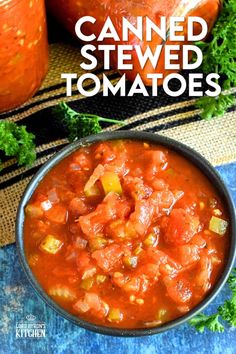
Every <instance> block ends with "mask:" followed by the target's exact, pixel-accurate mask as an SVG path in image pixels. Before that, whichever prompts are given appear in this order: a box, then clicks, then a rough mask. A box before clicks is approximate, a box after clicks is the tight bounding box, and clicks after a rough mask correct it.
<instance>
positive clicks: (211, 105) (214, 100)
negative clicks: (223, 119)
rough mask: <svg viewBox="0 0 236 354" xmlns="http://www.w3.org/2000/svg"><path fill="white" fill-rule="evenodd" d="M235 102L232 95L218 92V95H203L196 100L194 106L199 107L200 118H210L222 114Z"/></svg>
mask: <svg viewBox="0 0 236 354" xmlns="http://www.w3.org/2000/svg"><path fill="white" fill-rule="evenodd" d="M234 102H235V99H234V96H233V95H224V94H220V95H219V96H218V97H208V96H203V97H201V98H199V99H198V100H197V102H196V104H195V105H196V107H197V108H201V109H202V112H201V113H200V116H201V118H203V119H207V120H208V119H211V118H213V117H220V116H222V115H223V114H224V113H225V112H226V111H227V109H228V108H230V107H231V106H232V105H233V104H234Z"/></svg>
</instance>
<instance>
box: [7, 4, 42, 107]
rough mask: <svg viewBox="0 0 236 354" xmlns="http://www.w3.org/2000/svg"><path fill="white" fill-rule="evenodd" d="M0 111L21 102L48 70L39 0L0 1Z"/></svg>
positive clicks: (35, 88)
mask: <svg viewBox="0 0 236 354" xmlns="http://www.w3.org/2000/svg"><path fill="white" fill-rule="evenodd" d="M0 68H1V70H0V112H4V111H7V110H10V109H12V108H15V107H17V106H19V105H21V104H22V103H24V102H25V101H26V100H27V99H28V98H30V97H31V96H33V94H34V93H35V92H36V91H37V90H38V88H39V87H40V84H41V82H42V80H43V78H44V76H45V74H46V72H47V69H48V43H47V29H46V16H45V7H44V1H43V0H0Z"/></svg>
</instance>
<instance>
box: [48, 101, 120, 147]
mask: <svg viewBox="0 0 236 354" xmlns="http://www.w3.org/2000/svg"><path fill="white" fill-rule="evenodd" d="M53 114H54V116H55V117H56V119H57V121H58V122H59V123H60V124H61V125H62V126H63V128H64V129H65V130H66V132H67V134H68V139H69V141H74V140H76V139H79V138H83V137H85V136H88V135H91V134H97V133H99V132H100V131H101V130H102V127H101V125H100V122H107V123H115V124H119V125H122V124H123V122H121V121H119V120H115V119H109V118H103V117H99V116H97V115H95V114H88V113H79V112H76V111H74V110H73V109H72V108H70V107H69V106H68V105H67V104H66V103H65V102H61V103H59V104H58V105H57V106H56V107H55V108H53Z"/></svg>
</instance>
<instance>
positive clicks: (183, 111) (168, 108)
mask: <svg viewBox="0 0 236 354" xmlns="http://www.w3.org/2000/svg"><path fill="white" fill-rule="evenodd" d="M80 61H81V57H80V55H79V49H78V48H77V47H75V46H73V45H70V44H52V45H50V70H49V73H48V75H47V77H46V79H45V80H44V83H43V84H42V87H41V89H40V91H39V92H38V93H37V94H36V95H35V96H34V97H33V98H32V99H31V100H29V101H28V102H27V103H25V104H24V105H23V106H21V107H20V108H18V109H16V110H13V111H11V112H7V113H5V114H2V115H0V119H9V120H11V121H17V122H19V123H20V124H25V125H27V128H28V130H29V131H32V132H33V133H34V134H35V135H36V144H37V160H36V162H35V163H34V165H33V166H32V167H30V168H20V167H18V166H17V164H16V162H15V160H14V159H9V160H6V161H5V162H4V169H3V171H2V172H1V175H0V189H1V191H0V246H3V245H6V244H9V243H13V242H14V240H15V235H14V226H15V217H16V209H17V205H18V203H19V200H20V197H21V195H22V193H23V191H24V189H25V187H26V185H27V183H28V182H29V180H30V179H31V178H32V176H33V175H34V174H35V172H36V171H37V170H38V168H39V167H40V166H41V165H42V164H43V163H44V162H45V161H46V160H47V159H48V158H49V157H50V156H52V155H53V154H54V153H55V152H56V151H58V150H59V149H60V148H62V147H63V146H64V145H65V144H67V140H66V137H65V135H64V132H63V131H61V130H60V128H59V127H58V126H57V125H56V123H55V121H54V118H53V116H52V114H51V107H53V106H54V105H55V104H57V103H58V102H60V101H62V100H64V101H68V102H70V104H71V106H72V107H75V108H76V109H78V110H80V111H81V112H91V113H97V114H99V115H101V116H105V117H112V118H116V119H121V120H123V121H124V122H125V125H124V126H122V129H134V130H145V131H151V132H155V133H159V134H162V135H166V136H169V137H171V138H174V139H176V140H179V141H181V142H183V143H185V144H187V145H189V146H191V147H192V148H194V149H196V150H197V151H198V152H200V153H201V154H202V155H204V156H205V157H206V158H207V159H208V160H209V161H210V162H211V163H212V164H213V165H221V164H225V163H229V162H232V161H235V160H236V129H235V128H236V107H233V108H231V110H230V111H229V112H228V113H226V114H225V116H224V117H222V118H219V119H214V120H212V121H203V120H201V119H200V117H199V111H198V110H197V109H196V108H195V107H194V100H193V99H189V97H188V96H187V93H186V94H184V95H182V96H181V97H180V98H170V97H168V96H167V95H165V94H164V92H163V91H162V90H161V89H160V90H159V96H158V97H143V96H140V95H136V96H134V97H103V96H102V94H98V95H96V96H94V97H90V98H86V99H85V98H83V97H82V96H81V95H78V93H77V90H76V84H74V85H73V92H74V95H73V96H72V97H70V98H66V97H65V83H64V82H62V80H61V73H62V72H75V73H78V75H79V74H80V73H81V71H82V70H81V68H80V66H79V64H80ZM95 73H96V75H98V76H99V77H100V78H101V76H102V73H103V70H102V64H100V65H99V66H98V67H97V69H96V70H95ZM106 75H107V76H108V77H109V78H110V80H111V81H112V82H116V81H117V80H118V79H119V74H118V73H117V72H115V71H109V72H106ZM85 86H86V87H87V88H90V87H91V88H92V82H89V81H88V82H86V83H85ZM115 129H120V127H119V126H105V127H104V130H115Z"/></svg>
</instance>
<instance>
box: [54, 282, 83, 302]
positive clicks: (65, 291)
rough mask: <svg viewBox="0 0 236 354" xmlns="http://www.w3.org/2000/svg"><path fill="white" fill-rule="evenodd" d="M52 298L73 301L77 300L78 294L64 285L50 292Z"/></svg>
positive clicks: (55, 287) (56, 286) (57, 286)
mask: <svg viewBox="0 0 236 354" xmlns="http://www.w3.org/2000/svg"><path fill="white" fill-rule="evenodd" d="M48 294H49V295H50V296H55V297H59V298H61V299H63V300H67V301H73V300H75V299H76V293H75V291H74V290H72V289H70V288H68V287H67V286H64V285H55V286H52V287H51V288H50V289H49V290H48Z"/></svg>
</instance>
